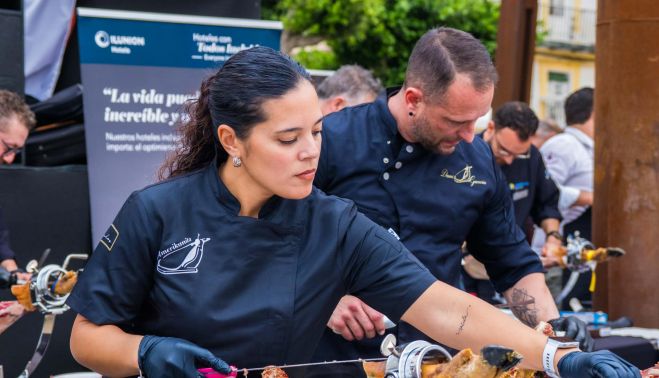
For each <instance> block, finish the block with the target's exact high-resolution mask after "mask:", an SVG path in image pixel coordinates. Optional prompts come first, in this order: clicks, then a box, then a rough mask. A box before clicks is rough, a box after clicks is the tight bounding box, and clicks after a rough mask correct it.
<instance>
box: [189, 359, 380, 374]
mask: <svg viewBox="0 0 659 378" xmlns="http://www.w3.org/2000/svg"><path fill="white" fill-rule="evenodd" d="M386 359H387V357H379V358H358V359H356V360H340V361H336V360H335V361H324V362H310V363H305V364H291V365H268V366H262V367H255V368H243V369H238V368H236V367H234V366H231V373H230V374H228V375H227V374H221V373H218V372H216V371H215V370H213V369H212V368H200V369H197V371H198V372H199V373H200V374H201V375H202V376H204V377H213V378H219V377H222V378H233V377H237V376H238V373H244V375H246V373H248V372H250V371H260V370H265V369H268V368H279V369H288V368H297V367H306V366H319V365H332V364H346V363H353V362H377V361H385V360H386Z"/></svg>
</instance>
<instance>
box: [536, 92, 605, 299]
mask: <svg viewBox="0 0 659 378" xmlns="http://www.w3.org/2000/svg"><path fill="white" fill-rule="evenodd" d="M593 100H594V90H593V88H589V87H585V88H581V89H579V90H577V91H575V92H574V93H572V94H571V95H570V96H568V98H567V99H566V100H565V121H566V123H567V125H568V126H567V127H566V128H565V131H564V132H563V133H562V134H559V135H556V136H554V137H552V138H550V139H549V140H547V142H545V144H543V145H542V148H540V152H541V153H542V156H543V157H544V159H545V164H546V165H547V169H548V170H549V173H550V174H551V177H552V178H553V179H554V181H555V182H556V184H557V185H558V188H559V190H560V197H559V201H558V206H559V209H560V210H561V213H562V215H563V224H562V226H563V234H564V235H572V234H574V233H575V232H576V231H579V234H580V236H581V237H583V238H586V239H588V240H592V235H591V206H592V205H593V176H594V168H595V166H594V161H593V157H594V149H595V141H594V137H595V113H594V111H593ZM549 257H551V255H549ZM567 273H568V272H566V271H564V272H563V283H564V284H565V282H567V279H568V276H569V274H567ZM590 278H591V273H590V272H586V273H583V274H581V276H580V277H579V281H577V284H576V285H575V288H574V289H573V290H572V292H571V293H570V294H568V297H567V298H573V297H576V298H578V299H579V300H580V301H590V299H591V293H590V291H589V290H588V286H589V283H590ZM567 302H568V301H565V303H567ZM586 305H587V304H586ZM563 309H569V307H567V305H564V306H563Z"/></svg>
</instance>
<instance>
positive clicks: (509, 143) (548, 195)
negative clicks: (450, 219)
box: [464, 101, 592, 348]
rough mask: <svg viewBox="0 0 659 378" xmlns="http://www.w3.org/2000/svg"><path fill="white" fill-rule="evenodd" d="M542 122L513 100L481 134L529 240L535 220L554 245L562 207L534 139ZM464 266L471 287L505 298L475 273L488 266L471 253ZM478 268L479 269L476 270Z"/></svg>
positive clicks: (467, 286) (485, 296) (549, 244)
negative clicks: (499, 171) (504, 181)
mask: <svg viewBox="0 0 659 378" xmlns="http://www.w3.org/2000/svg"><path fill="white" fill-rule="evenodd" d="M538 123H539V121H538V117H537V116H536V115H535V113H534V112H533V110H531V108H530V107H529V106H528V105H527V104H525V103H523V102H518V101H510V102H507V103H505V104H503V105H502V106H501V107H500V108H499V109H497V111H496V112H495V114H494V117H493V119H492V120H491V121H490V122H489V123H488V126H487V129H486V130H485V131H484V132H483V133H481V134H480V135H479V136H480V137H482V138H483V140H485V142H487V143H488V144H489V145H490V147H491V148H492V153H493V155H494V158H495V160H496V162H497V164H498V165H499V167H500V168H501V170H502V172H503V174H504V176H505V178H506V181H507V182H508V188H509V189H510V194H511V196H512V200H513V204H514V208H515V220H516V223H517V225H518V226H519V227H520V228H521V229H522V230H524V232H525V234H526V235H527V240H528V241H529V242H530V241H531V236H532V231H533V224H536V225H538V226H539V227H540V228H541V229H542V230H544V231H545V232H546V233H547V235H549V237H547V238H546V245H545V246H544V248H546V249H551V248H555V247H560V246H561V244H562V240H563V238H562V235H561V234H560V232H559V226H560V222H561V219H562V218H561V213H560V211H559V210H558V196H559V192H558V188H557V187H556V184H555V183H554V181H553V180H552V179H551V177H550V176H549V175H548V174H547V169H546V168H545V164H544V162H543V161H542V156H541V155H540V151H538V149H537V148H536V147H535V146H533V145H532V143H531V138H532V136H533V135H534V133H535V132H536V129H537V127H538ZM479 266H480V267H479ZM464 268H465V271H466V273H468V275H466V276H465V289H466V290H467V291H469V292H475V293H477V295H478V296H479V297H480V298H482V299H484V300H486V301H488V302H491V303H493V302H494V301H495V300H496V299H498V298H501V297H500V296H498V295H496V291H495V290H494V287H493V286H492V284H491V283H490V281H489V280H488V279H487V278H485V279H483V278H484V277H482V275H477V274H474V273H475V272H479V271H481V272H483V271H484V268H482V264H481V263H479V262H478V261H476V260H475V259H474V258H473V257H471V255H467V256H465V264H464ZM474 268H478V269H479V270H477V271H473V269H474ZM478 278H480V279H478ZM591 344H592V343H591V342H590V339H589V342H588V343H587V344H585V345H586V346H585V348H590V346H591Z"/></svg>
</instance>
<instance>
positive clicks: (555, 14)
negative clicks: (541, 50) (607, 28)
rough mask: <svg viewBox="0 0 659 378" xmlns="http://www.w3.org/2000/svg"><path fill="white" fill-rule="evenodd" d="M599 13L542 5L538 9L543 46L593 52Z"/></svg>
mask: <svg viewBox="0 0 659 378" xmlns="http://www.w3.org/2000/svg"><path fill="white" fill-rule="evenodd" d="M596 22H597V12H596V11H594V10H590V9H579V8H571V7H557V6H551V5H549V4H542V5H540V8H539V9H538V24H539V31H541V32H544V39H543V41H542V45H544V46H548V47H562V48H568V49H571V50H591V51H592V50H593V49H594V47H595V27H596Z"/></svg>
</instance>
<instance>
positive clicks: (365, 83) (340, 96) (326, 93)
mask: <svg viewBox="0 0 659 378" xmlns="http://www.w3.org/2000/svg"><path fill="white" fill-rule="evenodd" d="M316 90H317V91H318V99H319V100H320V110H321V112H322V113H323V115H327V114H329V113H332V112H337V111H339V110H341V109H343V108H345V107H346V106H355V105H359V104H363V103H368V102H373V101H374V100H375V98H376V97H377V96H378V93H380V92H381V91H382V84H380V80H378V79H376V78H375V77H374V76H373V73H372V72H371V71H369V70H367V69H365V68H363V67H361V66H358V65H345V66H341V68H339V69H338V70H337V71H336V72H335V73H334V74H332V75H331V76H329V77H327V78H326V79H325V80H323V81H322V82H321V83H320V85H318V88H316Z"/></svg>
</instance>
